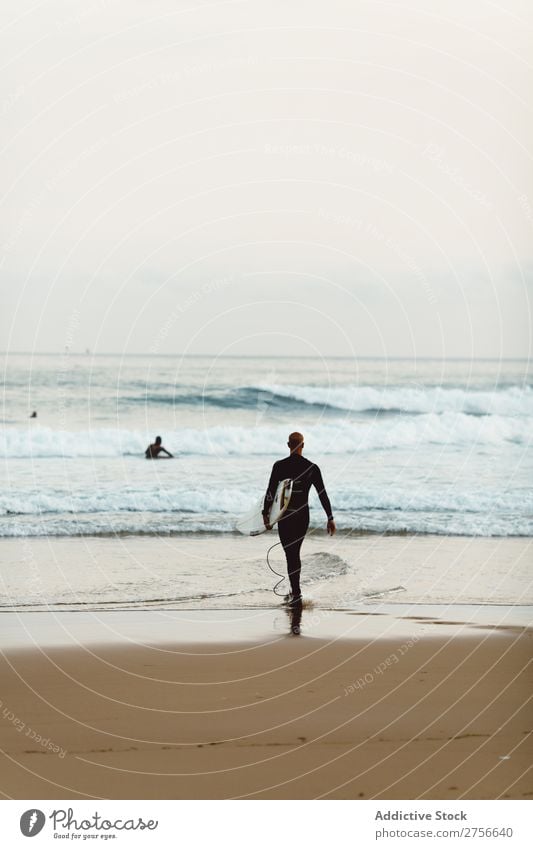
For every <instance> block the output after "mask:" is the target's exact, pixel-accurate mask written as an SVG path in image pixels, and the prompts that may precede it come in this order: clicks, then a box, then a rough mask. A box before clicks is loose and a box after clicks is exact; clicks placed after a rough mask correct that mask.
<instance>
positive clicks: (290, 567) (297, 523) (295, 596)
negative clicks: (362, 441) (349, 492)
mask: <svg viewBox="0 0 533 849" xmlns="http://www.w3.org/2000/svg"><path fill="white" fill-rule="evenodd" d="M287 445H288V446H289V450H290V452H291V453H290V454H289V456H288V457H284V459H283V460H278V461H277V462H276V463H274V465H273V466H272V473H271V475H270V480H269V482H268V487H267V491H266V495H265V500H264V503H263V521H264V523H265V527H266V528H268V529H269V530H270V525H269V524H268V517H269V514H270V508H271V506H272V502H273V500H274V497H275V494H276V488H277V486H278V483H279V481H282V480H284V479H285V478H291V479H292V480H293V481H294V483H293V488H292V495H291V500H290V502H289V506H288V508H287V510H286V511H285V513H284V514H283V516H282V517H281V519H280V520H279V522H278V530H279V538H280V540H281V544H282V546H283V550H284V551H285V557H286V558H287V572H288V575H289V581H290V583H291V598H290V603H291V604H295V605H301V604H302V593H301V590H300V570H301V568H302V562H301V560H300V549H301V547H302V543H303V541H304V538H305V535H306V533H307V528H308V527H309V503H308V498H309V490H310V489H311V486H314V487H315V489H316V491H317V492H318V497H319V498H320V503H321V504H322V507H323V508H324V510H325V513H326V516H327V517H328V524H327V530H328V534H330V535H331V536H333V534H334V533H335V530H336V528H335V522H334V520H333V514H332V512H331V503H330V500H329V498H328V495H327V492H326V489H325V487H324V481H323V480H322V473H321V471H320V469H319V468H318V466H315V464H314V463H312V462H311V461H310V460H308V459H307V458H306V457H302V451H303V447H304V438H303V436H302V434H301V433H298V432H294V433H291V434H290V436H289V441H288V443H287Z"/></svg>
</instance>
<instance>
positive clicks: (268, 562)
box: [266, 540, 287, 598]
mask: <svg viewBox="0 0 533 849" xmlns="http://www.w3.org/2000/svg"><path fill="white" fill-rule="evenodd" d="M277 545H281V540H280V541H279V542H275V543H274V545H271V546H270V548H269V549H268V551H267V553H266V561H267V565H268V568H269V569H270V571H271V572H273V573H274V575H277V576H278V578H280V580H279V581H278V583H277V584H276V585H275V586H274V587H273V588H272V592H273V593H274V595H277V596H279V598H284V597H285V596H284V593H278V592H277V589H278V587H279V585H280V584H282V583H283V581H284V580H285V578H286V577H287V576H286V575H282V574H281V572H276V570H275V569H274V567H273V566H272V564H271V563H270V557H269V554H270V552H271V551H272V549H273V548H275V547H276V546H277Z"/></svg>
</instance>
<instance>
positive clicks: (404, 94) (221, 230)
mask: <svg viewBox="0 0 533 849" xmlns="http://www.w3.org/2000/svg"><path fill="white" fill-rule="evenodd" d="M3 5H4V9H7V15H6V14H5V13H4V20H7V25H6V26H5V28H4V30H3V33H2V37H1V38H2V51H1V53H2V64H5V65H6V66H7V72H6V70H4V73H3V75H2V90H1V95H0V112H1V114H2V119H3V124H4V127H5V130H6V131H5V132H4V134H3V145H2V151H3V152H2V155H1V160H0V161H1V168H2V178H3V179H2V185H3V191H2V200H1V219H2V220H1V224H2V237H1V244H0V262H1V275H2V311H1V317H0V332H1V334H2V344H1V347H2V348H3V349H8V350H26V351H31V350H36V351H54V350H56V351H62V350H64V348H65V345H69V346H70V349H71V350H72V351H84V350H85V349H86V348H89V349H90V350H91V351H94V352H117V353H134V352H143V351H153V352H157V353H173V352H179V353H181V352H188V353H216V354H224V353H227V354H237V353H248V354H254V353H268V352H272V353H276V354H281V355H284V354H307V355H309V354H315V353H316V354H319V355H334V354H335V355H353V354H354V353H355V354H356V355H360V356H439V357H440V356H477V357H500V356H503V357H527V356H529V355H530V346H531V329H532V322H531V319H532V314H531V303H530V299H531V297H532V295H533V288H532V284H531V279H532V269H533V262H532V250H531V245H532V237H533V188H532V156H531V146H530V139H531V129H532V121H531V108H532V104H531V96H530V91H531V88H532V83H533V79H532V73H531V63H530V61H528V60H530V57H531V54H532V51H531V34H532V32H533V8H532V7H531V3H530V0H523V2H522V0H501V2H499V3H491V2H484V0H479V2H478V0H468V2H465V0H461V2H456V0H451V1H450V2H446V3H444V4H443V3H442V0H408V2H403V0H397V2H380V0H368V2H358V0H345V2H336V0H327V2H326V1H325V0H323V2H306V3H302V2H287V0H280V2H276V1H274V2H272V0H268V2H265V0H259V2H246V0H236V2H235V1H233V2H213V3H210V2H205V3H202V2H195V0H189V2H180V0H173V2H166V0H151V1H150V2H147V0H143V1H142V2H141V0H100V2H91V0H83V2H82V0H79V2H78V0H63V2H60V0H49V1H48V2H40V3H35V2H34V0H31V2H29V0H7V2H4V4H3ZM528 145H529V150H528ZM4 340H5V341H4Z"/></svg>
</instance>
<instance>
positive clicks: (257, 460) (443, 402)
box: [0, 354, 533, 537]
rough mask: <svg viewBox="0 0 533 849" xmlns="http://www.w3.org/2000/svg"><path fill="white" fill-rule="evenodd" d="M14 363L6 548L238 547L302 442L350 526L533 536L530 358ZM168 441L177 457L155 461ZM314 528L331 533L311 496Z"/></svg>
mask: <svg viewBox="0 0 533 849" xmlns="http://www.w3.org/2000/svg"><path fill="white" fill-rule="evenodd" d="M3 366H4V373H5V378H4V392H3V406H2V418H3V422H2V424H3V427H2V432H1V435H0V451H1V453H2V457H3V463H2V469H3V471H2V475H3V482H2V488H1V495H0V535H1V536H7V537H10V536H43V535H46V536H50V535H59V536H72V535H91V536H94V535H116V534H152V535H167V534H183V533H186V534H202V533H223V534H232V533H234V526H235V520H236V517H237V516H238V515H239V514H240V513H242V512H245V511H246V510H247V508H248V507H249V506H250V504H251V503H253V502H254V500H256V499H257V498H258V496H260V495H261V493H262V492H263V490H264V488H265V486H266V482H267V479H268V474H269V471H270V468H271V465H272V463H273V462H274V460H275V459H277V458H279V457H282V456H284V455H285V454H286V452H287V449H286V441H287V435H288V433H289V431H292V430H300V431H302V432H303V433H304V435H305V440H306V448H305V453H306V455H307V456H309V457H310V458H311V459H312V460H314V461H315V462H317V463H318V464H319V465H320V466H321V468H322V471H323V475H324V480H325V482H326V486H327V488H328V491H329V493H330V496H331V500H332V503H333V505H334V512H335V517H336V520H337V524H338V527H339V528H340V529H343V530H345V531H351V532H353V533H368V532H376V533H416V534H454V535H467V536H471V535H476V536H477V535H481V536H529V535H532V534H533V487H532V481H533V449H532V433H533V428H532V425H533V388H532V377H531V372H530V370H529V369H528V364H527V363H526V362H522V361H512V362H503V363H502V362H496V361H495V362H489V361H486V362H478V363H475V364H472V363H470V362H463V361H451V362H447V363H442V362H438V361H430V360H418V361H407V360H392V361H391V360H387V361H385V360H361V361H358V362H354V361H352V360H343V359H338V360H337V359H331V360H328V361H322V360H315V359H300V360H284V359H275V358H272V359H266V358H263V359H254V358H239V359H236V358H235V359H232V358H227V359H222V358H218V359H216V358H211V357H191V358H180V357H160V356H142V357H141V356H138V357H137V356H128V357H120V356H95V357H93V356H90V355H84V356H78V355H76V356H74V355H66V354H65V355H61V356H57V355H56V356H53V355H39V356H33V357H31V356H29V355H10V356H9V358H6V359H5V360H4V363H3ZM33 410H36V412H37V418H35V419H29V415H30V413H31V412H32V411H33ZM156 435H161V436H162V437H163V444H164V445H165V447H166V448H168V450H169V451H171V452H172V453H173V454H174V456H175V459H174V460H173V461H168V462H160V461H157V462H149V461H146V460H145V459H144V450H145V448H146V446H147V445H148V444H149V442H151V441H153V439H154V437H155V436H156ZM311 516H312V519H311V524H312V526H321V525H322V524H323V518H324V517H323V516H322V515H321V509H320V506H319V504H318V500H317V499H316V498H315V497H314V496H313V498H312V511H311Z"/></svg>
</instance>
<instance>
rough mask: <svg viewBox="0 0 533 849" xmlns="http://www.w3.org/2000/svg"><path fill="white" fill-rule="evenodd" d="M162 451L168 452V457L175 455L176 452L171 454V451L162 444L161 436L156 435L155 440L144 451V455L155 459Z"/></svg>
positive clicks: (149, 458)
mask: <svg viewBox="0 0 533 849" xmlns="http://www.w3.org/2000/svg"><path fill="white" fill-rule="evenodd" d="M161 453H163V454H166V455H167V457H173V456H174V454H171V453H170V451H167V449H166V448H163V446H162V445H161V437H160V436H156V438H155V442H152V444H151V445H149V446H148V448H147V449H146V451H145V452H144V456H145V457H146V459H147V460H155V459H156V458H157V457H158V456H159V454H161Z"/></svg>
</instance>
